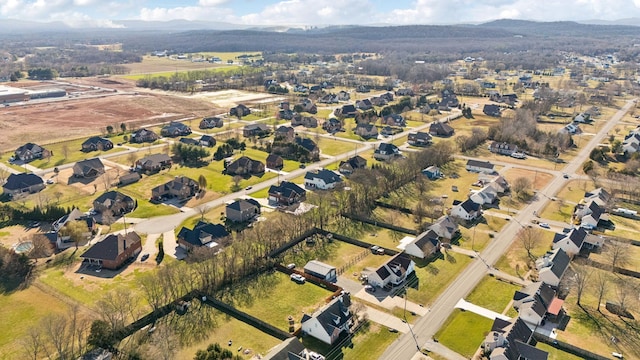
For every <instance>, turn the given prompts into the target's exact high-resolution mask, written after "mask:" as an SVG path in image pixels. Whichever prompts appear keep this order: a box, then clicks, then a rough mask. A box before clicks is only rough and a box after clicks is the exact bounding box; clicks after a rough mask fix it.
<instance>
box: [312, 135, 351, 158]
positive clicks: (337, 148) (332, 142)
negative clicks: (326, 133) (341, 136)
mask: <svg viewBox="0 0 640 360" xmlns="http://www.w3.org/2000/svg"><path fill="white" fill-rule="evenodd" d="M318 147H319V148H320V153H321V154H323V155H329V156H336V155H340V154H344V153H346V152H349V151H353V150H355V149H357V148H358V144H354V143H351V142H346V141H340V140H338V139H335V138H334V139H327V138H325V137H321V138H320V141H319V144H318Z"/></svg>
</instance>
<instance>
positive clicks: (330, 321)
mask: <svg viewBox="0 0 640 360" xmlns="http://www.w3.org/2000/svg"><path fill="white" fill-rule="evenodd" d="M350 304H351V299H350V298H349V295H347V294H342V295H340V296H338V297H336V298H335V299H333V300H331V302H330V303H328V304H327V305H325V306H324V307H322V308H321V309H320V310H318V311H316V312H315V313H314V314H313V315H311V316H309V315H306V314H305V315H304V316H303V317H302V321H301V322H302V323H304V322H306V321H307V320H309V319H311V318H314V317H315V318H316V319H318V322H319V323H320V325H321V326H322V328H323V329H324V330H325V332H326V333H327V334H329V335H332V334H334V332H336V331H339V330H338V329H339V328H340V327H342V326H344V324H346V323H347V322H348V321H349V319H351V312H350V311H349V305H350Z"/></svg>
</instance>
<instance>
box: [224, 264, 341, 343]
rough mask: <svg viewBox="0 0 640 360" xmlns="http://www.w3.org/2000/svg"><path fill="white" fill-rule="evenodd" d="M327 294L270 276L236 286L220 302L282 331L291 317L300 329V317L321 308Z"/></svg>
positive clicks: (310, 286)
mask: <svg viewBox="0 0 640 360" xmlns="http://www.w3.org/2000/svg"><path fill="white" fill-rule="evenodd" d="M329 295H331V292H330V291H328V290H326V289H323V288H321V287H319V286H316V285H313V284H311V283H304V284H298V283H296V282H294V281H291V279H289V277H288V276H287V275H286V274H282V273H279V272H273V273H269V274H262V275H260V276H259V277H258V278H256V279H253V280H250V281H248V282H247V283H244V284H242V285H240V286H236V287H235V288H234V289H233V290H231V291H230V292H225V293H224V295H223V296H222V298H221V300H222V301H224V302H226V303H228V304H230V305H232V306H234V307H236V308H237V309H238V310H241V311H244V312H246V313H248V314H249V315H252V316H255V317H257V318H258V319H260V320H263V321H266V322H267V323H269V324H271V325H273V326H276V327H278V328H280V329H282V330H284V331H287V330H288V329H289V323H288V320H287V318H288V317H289V316H292V317H293V319H294V321H295V327H296V328H299V327H300V320H301V319H302V314H303V313H307V314H311V313H313V312H314V311H316V310H317V309H318V308H320V307H321V306H322V305H324V304H325V300H326V298H327V297H328V296H329Z"/></svg>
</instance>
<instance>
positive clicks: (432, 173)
mask: <svg viewBox="0 0 640 360" xmlns="http://www.w3.org/2000/svg"><path fill="white" fill-rule="evenodd" d="M422 175H424V176H426V177H427V179H429V180H436V179H440V178H442V176H443V175H442V172H441V171H440V168H439V167H437V166H435V165H431V166H429V167H428V168H426V169H423V170H422Z"/></svg>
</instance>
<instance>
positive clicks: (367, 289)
mask: <svg viewBox="0 0 640 360" xmlns="http://www.w3.org/2000/svg"><path fill="white" fill-rule="evenodd" d="M364 291H366V292H370V293H374V292H376V288H375V287H374V286H372V285H365V286H364Z"/></svg>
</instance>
